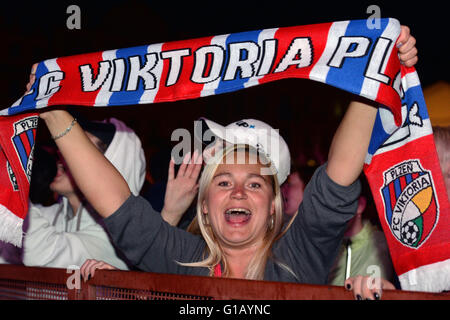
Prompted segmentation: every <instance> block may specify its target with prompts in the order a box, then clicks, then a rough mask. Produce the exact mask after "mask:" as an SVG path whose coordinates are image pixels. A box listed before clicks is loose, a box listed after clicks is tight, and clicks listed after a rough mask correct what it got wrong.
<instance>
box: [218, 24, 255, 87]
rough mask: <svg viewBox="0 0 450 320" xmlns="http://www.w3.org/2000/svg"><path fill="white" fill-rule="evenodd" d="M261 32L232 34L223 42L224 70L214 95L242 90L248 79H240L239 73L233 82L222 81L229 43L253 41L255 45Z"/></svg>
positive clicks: (228, 53) (227, 58) (226, 63)
mask: <svg viewBox="0 0 450 320" xmlns="http://www.w3.org/2000/svg"><path fill="white" fill-rule="evenodd" d="M261 31H262V30H257V31H249V32H241V33H233V34H230V35H229V36H228V38H227V40H226V42H225V46H226V54H225V63H224V66H225V68H223V70H222V74H221V76H220V79H221V81H220V83H219V86H218V87H217V89H216V90H215V91H214V93H215V94H220V93H225V92H230V91H234V90H239V89H243V88H244V84H245V83H246V82H247V81H248V80H249V79H247V78H246V79H242V78H241V74H240V73H239V71H238V72H237V78H236V79H235V80H227V81H223V80H222V79H223V77H224V75H225V70H226V66H227V65H228V60H229V55H230V52H229V50H228V49H229V47H228V46H229V44H230V43H233V42H240V41H253V42H255V43H258V37H259V34H260V33H261ZM243 58H246V57H243Z"/></svg>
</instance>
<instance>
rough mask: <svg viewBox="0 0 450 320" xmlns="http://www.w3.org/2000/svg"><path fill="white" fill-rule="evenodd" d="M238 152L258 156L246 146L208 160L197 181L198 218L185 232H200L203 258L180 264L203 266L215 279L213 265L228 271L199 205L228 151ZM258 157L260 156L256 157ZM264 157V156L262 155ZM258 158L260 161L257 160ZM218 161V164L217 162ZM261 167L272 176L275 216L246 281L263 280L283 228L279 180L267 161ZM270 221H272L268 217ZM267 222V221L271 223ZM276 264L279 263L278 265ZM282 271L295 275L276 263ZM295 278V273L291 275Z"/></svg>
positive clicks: (226, 272) (225, 272) (229, 149)
mask: <svg viewBox="0 0 450 320" xmlns="http://www.w3.org/2000/svg"><path fill="white" fill-rule="evenodd" d="M239 149H244V150H245V151H246V152H247V153H248V154H250V153H257V151H256V150H255V149H254V148H252V147H250V146H248V145H233V146H230V147H228V148H226V149H225V150H224V151H223V153H219V154H216V155H215V156H214V158H215V160H214V161H212V162H211V161H210V162H209V164H207V165H206V166H205V168H204V171H203V173H202V176H201V178H200V181H199V192H198V201H197V208H196V209H197V215H196V217H195V219H194V220H193V222H192V223H191V225H190V226H189V228H188V231H190V232H193V233H198V232H199V233H201V235H202V236H203V238H204V240H205V242H206V252H205V255H204V256H206V258H205V259H204V260H202V261H199V262H192V263H180V264H181V265H184V266H189V267H206V268H208V269H209V270H210V272H209V275H210V276H214V268H215V266H216V265H218V264H220V263H221V262H222V263H223V266H224V270H222V275H223V276H225V277H226V276H228V275H229V268H228V265H227V260H226V257H225V255H224V252H223V249H222V248H221V246H220V243H219V242H218V241H217V239H216V236H215V234H214V231H213V229H212V228H211V226H210V225H209V223H208V222H207V221H206V218H207V217H206V215H205V214H204V213H203V211H202V203H203V201H204V200H205V198H206V194H207V191H208V188H209V186H210V184H211V181H212V179H213V177H214V174H215V172H216V170H217V168H218V166H219V164H220V163H221V161H220V160H223V159H224V158H225V157H226V156H227V155H228V154H230V153H231V152H234V151H237V150H239ZM259 156H263V155H262V154H259ZM263 157H264V156H263ZM258 159H259V158H258ZM217 160H219V161H217ZM264 160H265V161H263V163H266V164H264V165H263V166H265V167H268V168H271V170H272V173H273V175H271V180H272V190H273V193H274V202H275V210H274V211H275V213H274V214H273V215H272V217H273V223H271V222H270V223H268V226H267V232H266V235H265V237H264V242H263V245H262V246H261V247H260V248H259V249H258V250H257V252H256V253H255V255H254V256H253V258H252V259H251V261H250V263H249V265H248V267H247V270H246V273H245V279H254V280H262V279H263V278H264V271H265V266H266V263H267V260H268V259H269V257H271V252H272V251H271V249H272V246H273V244H274V242H275V241H276V240H277V239H279V238H280V237H281V236H282V235H283V234H284V232H286V229H284V230H282V226H283V202H282V195H281V191H280V185H279V183H278V179H277V176H276V171H275V169H274V166H273V165H272V164H271V163H270V162H269V161H267V160H268V159H264ZM270 219H271V218H270ZM270 219H269V221H270ZM277 263H278V262H277ZM279 265H281V266H282V267H283V268H285V269H287V270H288V271H289V272H290V273H292V274H294V273H293V272H292V271H291V270H290V268H289V267H287V266H285V265H284V264H282V263H279ZM294 276H295V274H294Z"/></svg>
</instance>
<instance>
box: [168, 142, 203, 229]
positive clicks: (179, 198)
mask: <svg viewBox="0 0 450 320" xmlns="http://www.w3.org/2000/svg"><path fill="white" fill-rule="evenodd" d="M202 162H203V159H202V155H201V154H200V155H199V154H198V152H197V151H195V152H194V154H193V155H192V157H189V154H188V155H186V157H185V158H184V159H183V163H182V164H181V166H180V168H179V169H178V173H177V176H176V177H175V163H174V161H173V159H170V162H169V175H168V180H167V186H166V195H165V198H164V207H163V209H162V211H161V216H162V218H163V219H164V220H165V221H166V222H168V223H169V224H171V225H173V226H176V225H177V224H178V222H179V221H180V219H181V217H182V216H183V214H184V213H185V212H186V210H187V209H188V208H189V206H190V205H191V203H192V201H193V200H194V198H195V196H196V195H197V191H198V183H197V180H198V176H199V174H200V170H201V168H202Z"/></svg>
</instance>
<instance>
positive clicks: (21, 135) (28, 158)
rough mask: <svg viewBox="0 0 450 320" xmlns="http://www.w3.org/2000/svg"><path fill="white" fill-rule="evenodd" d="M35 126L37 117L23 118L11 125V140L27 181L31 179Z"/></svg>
mask: <svg viewBox="0 0 450 320" xmlns="http://www.w3.org/2000/svg"><path fill="white" fill-rule="evenodd" d="M37 124H38V117H37V116H32V117H28V118H24V119H22V120H20V121H17V122H14V124H13V126H14V135H13V136H12V137H11V140H12V143H13V146H14V149H15V150H16V153H17V156H18V158H19V160H20V163H21V164H22V169H23V171H24V173H25V176H26V177H27V179H28V181H30V179H31V168H32V166H33V150H34V137H35V135H36V128H37Z"/></svg>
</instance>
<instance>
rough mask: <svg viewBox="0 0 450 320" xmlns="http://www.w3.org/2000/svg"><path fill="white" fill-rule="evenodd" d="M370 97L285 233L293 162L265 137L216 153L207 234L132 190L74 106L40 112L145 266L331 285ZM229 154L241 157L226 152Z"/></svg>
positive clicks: (359, 104) (88, 269)
mask: <svg viewBox="0 0 450 320" xmlns="http://www.w3.org/2000/svg"><path fill="white" fill-rule="evenodd" d="M403 31H404V32H402V36H401V37H400V38H399V41H401V42H402V43H403V45H402V46H401V50H400V52H401V55H400V59H401V60H402V62H403V63H404V64H406V65H408V64H409V65H412V64H414V63H415V62H416V61H417V57H416V53H417V50H416V49H415V46H414V43H415V41H413V40H411V39H413V38H412V37H410V36H409V30H407V29H406V31H405V29H403ZM368 103H369V102H367V101H361V100H358V101H353V102H351V103H350V105H349V108H348V110H347V112H346V115H345V116H344V118H343V120H342V122H341V124H340V126H339V128H338V129H337V132H336V134H335V136H334V138H333V142H332V145H331V147H330V152H329V157H328V162H327V163H326V164H325V165H323V166H322V167H320V168H319V169H318V170H317V171H316V173H315V174H314V176H313V178H312V179H311V181H310V182H309V184H308V186H307V187H306V189H305V195H304V199H303V202H302V205H301V207H300V209H299V214H298V215H297V217H296V219H294V222H293V223H292V225H291V227H290V228H289V229H288V230H287V231H286V232H285V233H281V221H282V211H281V210H282V201H281V195H280V188H279V175H284V174H286V172H285V171H283V169H282V168H283V167H282V162H283V161H277V157H279V155H278V154H277V153H276V152H273V153H269V155H267V153H268V152H267V150H266V149H265V148H264V146H263V147H262V148H260V147H261V146H258V145H256V146H255V145H252V144H250V146H241V145H239V146H234V145H233V146H231V147H227V148H225V152H224V153H216V155H215V156H214V157H213V158H214V160H216V161H212V162H208V164H207V166H206V167H205V169H204V172H203V174H202V177H201V180H200V183H199V185H200V187H199V201H198V203H197V219H198V222H199V225H200V229H201V233H202V234H201V236H196V235H193V234H191V233H188V232H186V231H183V230H180V229H177V228H176V227H173V226H171V225H170V224H168V223H167V222H165V221H164V220H163V219H162V218H161V214H159V213H158V212H155V211H154V210H153V209H152V207H151V206H150V204H149V203H148V202H147V201H146V200H145V199H143V198H142V197H136V196H134V195H132V194H131V192H130V190H129V188H128V185H127V184H126V182H125V181H124V179H123V178H122V176H121V175H120V173H119V172H118V171H117V170H116V169H115V168H114V166H112V165H111V164H110V163H109V162H108V161H107V160H106V159H105V157H104V156H103V155H102V154H101V153H100V152H98V150H97V149H96V148H95V147H94V146H93V145H92V143H91V142H90V141H89V139H88V138H87V137H86V135H85V134H84V132H83V131H82V130H81V128H80V127H79V126H78V125H76V124H75V125H72V124H73V118H72V116H71V115H70V114H69V113H67V112H65V111H63V110H52V111H49V112H45V113H42V114H41V115H40V116H41V118H42V119H44V120H45V122H46V124H47V127H48V128H49V131H50V133H51V134H52V135H53V136H58V135H59V134H60V133H61V132H66V134H65V135H64V136H62V137H61V138H59V139H57V140H56V143H57V145H58V148H59V150H60V151H61V153H62V154H63V156H64V158H65V159H66V161H67V164H68V166H69V168H70V170H71V172H72V174H73V178H74V179H75V181H76V182H77V185H78V186H79V188H80V190H82V192H83V193H84V195H85V196H86V198H87V199H88V200H89V202H90V203H91V204H92V205H93V207H94V208H95V209H96V210H97V212H98V213H99V214H100V215H101V216H102V217H103V218H104V221H105V224H106V225H107V228H108V230H109V232H110V234H111V237H112V239H113V240H114V242H115V243H116V245H117V246H118V247H119V248H120V249H121V250H122V251H123V252H124V253H125V255H126V256H127V258H128V259H129V260H130V261H131V262H132V263H133V264H134V265H135V266H136V267H138V268H139V269H141V270H143V271H152V272H165V273H177V274H194V275H203V276H225V277H234V278H245V279H264V280H271V281H290V282H301V283H315V284H326V281H327V276H328V272H329V269H330V267H331V265H332V263H333V262H334V258H335V256H336V253H337V249H338V246H339V243H340V241H341V239H342V235H343V232H344V231H345V228H346V224H347V222H348V220H350V219H351V217H352V216H353V214H354V212H355V211H356V206H357V200H358V197H359V193H360V186H359V184H358V181H357V178H358V177H359V175H360V174H361V171H362V168H363V164H364V159H365V156H366V152H367V148H368V145H369V140H370V135H371V132H372V127H373V123H374V119H375V116H376V108H374V107H373V106H371V105H370V104H368ZM69 127H70V130H68V128H69ZM279 140H280V141H282V138H281V137H279ZM253 147H256V148H253ZM255 149H258V150H259V151H262V152H261V153H262V156H258V157H257V161H256V162H254V161H250V160H252V159H254V154H255V152H256V151H255ZM261 153H260V154H261ZM226 155H228V156H229V157H228V158H230V159H231V162H227V161H225V162H223V161H218V160H223V156H226ZM266 156H267V157H266ZM233 160H234V161H233ZM278 160H280V158H278ZM281 160H282V159H281ZM288 165H290V163H288ZM83 267H84V268H83V269H82V271H81V272H82V275H83V277H84V278H87V277H88V276H89V275H90V274H91V275H92V274H93V270H95V266H93V265H92V264H89V263H88V264H85V265H84V266H83ZM349 281H350V283H349V284H350V287H351V288H353V290H354V294H355V297H358V298H370V299H373V298H375V299H376V298H377V297H378V298H379V297H380V296H381V289H382V288H383V287H384V282H382V283H381V285H380V286H377V287H375V288H374V289H369V288H368V286H367V284H364V281H361V278H357V279H355V281H354V282H351V280H349Z"/></svg>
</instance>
